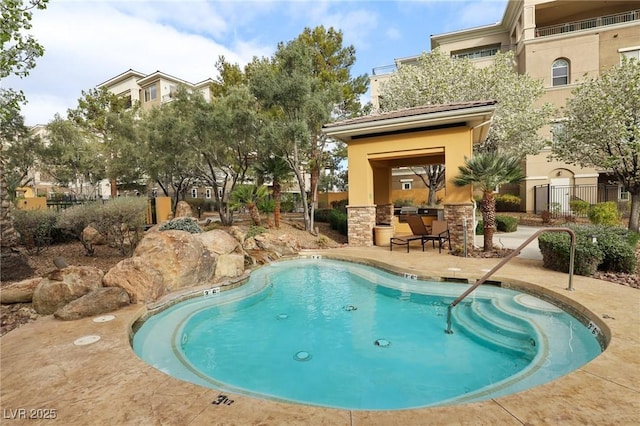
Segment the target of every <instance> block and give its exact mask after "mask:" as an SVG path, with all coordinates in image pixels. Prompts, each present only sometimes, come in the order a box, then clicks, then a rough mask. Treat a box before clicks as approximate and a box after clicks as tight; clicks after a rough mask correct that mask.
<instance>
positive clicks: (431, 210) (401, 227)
mask: <svg viewBox="0 0 640 426" xmlns="http://www.w3.org/2000/svg"><path fill="white" fill-rule="evenodd" d="M407 215H418V216H420V217H421V218H422V221H423V222H424V224H425V225H427V226H431V222H433V221H434V220H444V208H438V207H413V206H409V207H394V209H393V228H394V233H396V234H411V229H410V228H409V225H408V224H407V219H406V216H407Z"/></svg>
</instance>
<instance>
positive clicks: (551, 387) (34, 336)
mask: <svg viewBox="0 0 640 426" xmlns="http://www.w3.org/2000/svg"><path fill="white" fill-rule="evenodd" d="M309 254H312V253H311V252H309V253H304V254H303V255H309ZM317 254H322V255H325V256H331V257H337V258H344V259H364V260H365V261H367V262H369V263H372V264H378V265H381V266H385V267H386V268H387V269H391V270H393V271H396V272H408V273H412V274H416V275H418V276H420V277H451V278H471V279H474V278H479V277H480V276H482V275H483V274H484V272H485V271H486V270H488V269H490V268H491V267H493V266H494V265H495V264H496V263H497V262H498V261H499V260H498V259H470V258H466V259H465V258H461V257H456V256H452V255H448V254H444V253H443V254H438V251H437V250H432V249H427V251H425V252H424V253H423V252H422V251H420V249H419V248H412V250H411V252H410V253H406V251H403V250H398V251H393V252H389V249H388V248H387V247H372V248H366V249H364V248H343V249H334V250H327V251H321V252H317ZM380 259H384V262H383V261H381V260H380ZM493 279H494V280H499V281H503V282H508V283H514V284H516V285H524V286H527V288H530V289H531V290H532V291H533V292H535V293H537V294H540V293H544V294H547V295H552V296H554V297H555V298H557V299H559V300H562V301H563V303H565V304H567V305H569V306H572V307H573V308H574V309H578V310H580V311H581V312H584V313H585V314H586V315H587V316H588V317H589V318H590V319H592V320H593V321H594V322H596V323H597V324H598V325H599V326H600V328H601V330H602V332H603V333H605V334H606V335H608V336H609V339H610V344H609V346H608V348H607V349H606V351H605V352H604V353H603V354H601V355H600V356H598V357H597V358H596V359H594V360H593V361H591V362H590V363H588V364H587V365H584V366H583V367H582V368H580V369H578V370H576V371H574V372H572V373H570V374H568V375H566V376H564V377H562V378H560V379H558V380H555V381H553V382H551V383H548V384H545V385H542V386H538V387H535V388H533V389H530V390H527V391H524V392H520V393H517V394H513V395H509V396H504V397H500V398H495V399H491V400H488V401H484V402H479V403H473V404H467V405H458V406H447V407H438V408H425V409H415V410H399V411H351V410H337V409H326V408H318V407H311V406H305V405H296V404H287V403H281V402H275V401H270V400H263V399H253V398H250V397H247V396H243V395H235V394H229V393H224V395H226V397H227V398H228V400H233V403H232V404H231V405H227V404H219V405H216V404H213V402H215V401H216V400H217V399H218V397H219V396H220V395H221V392H219V391H217V390H213V389H207V388H203V387H200V386H197V385H193V384H190V383H186V382H183V381H180V380H178V379H174V378H172V377H169V376H167V375H165V374H163V373H162V372H160V371H158V370H156V369H154V368H152V367H151V366H149V365H147V364H145V363H144V362H143V361H141V360H140V359H138V358H137V356H136V355H135V354H134V353H133V351H132V349H131V346H130V344H129V336H130V333H131V326H132V324H133V323H134V322H135V321H136V319H137V318H139V317H140V316H141V315H142V314H143V313H145V311H146V308H145V306H143V305H133V306H130V307H127V308H125V309H122V310H119V311H117V312H114V313H113V314H114V315H115V319H114V320H112V321H109V322H102V323H99V322H94V321H93V320H92V319H91V318H87V319H82V320H78V321H71V322H62V321H57V320H55V319H53V317H45V318H43V319H39V320H38V321H36V322H34V323H31V324H28V325H26V326H23V327H21V328H19V329H17V330H14V331H12V332H10V333H8V334H7V335H5V336H4V337H2V338H1V339H0V345H1V346H0V350H1V362H2V363H1V365H0V368H1V382H0V404H1V408H2V424H7V425H14V424H15V425H18V424H29V425H37V424H53V423H57V424H64V425H154V424H157V425H165V424H166V425H172V424H173V425H185V424H192V425H201V424H207V425H212V424H216V425H217V424H221V425H234V424H235V425H246V424H262V425H288V424H299V425H302V424H304V425H308V424H314V425H316V424H318V425H389V424H398V425H400V424H402V425H409V424H410V425H427V424H429V425H449V424H467V425H477V424H480V425H482V424H486V425H496V424H500V425H523V424H527V425H542V424H551V425H560V424H561V425H586V424H594V425H596V424H597V425H632V424H638V423H640V291H638V290H636V289H633V288H629V287H625V286H622V285H618V284H613V283H608V282H605V281H599V280H595V279H592V278H587V277H581V276H576V277H574V283H573V284H574V288H575V291H572V292H570V291H567V290H566V287H567V283H568V275H566V274H562V273H557V272H552V271H548V270H545V269H542V261H540V260H538V259H529V258H524V257H517V258H514V259H512V261H510V262H509V263H508V264H507V265H506V266H505V267H504V268H503V269H501V270H500V271H498V272H497V273H496V275H495V276H494V277H493ZM525 282H526V283H527V284H525ZM89 335H97V336H100V340H99V341H97V342H95V343H93V344H88V345H83V346H77V345H75V344H74V341H76V339H79V338H82V337H84V336H89ZM30 417H34V418H33V419H31V418H30ZM44 417H49V418H51V417H55V419H46V418H44Z"/></svg>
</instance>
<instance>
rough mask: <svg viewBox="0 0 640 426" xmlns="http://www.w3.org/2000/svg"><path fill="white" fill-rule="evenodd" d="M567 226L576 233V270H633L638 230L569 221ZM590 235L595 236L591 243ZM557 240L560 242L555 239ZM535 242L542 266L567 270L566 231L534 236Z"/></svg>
mask: <svg viewBox="0 0 640 426" xmlns="http://www.w3.org/2000/svg"><path fill="white" fill-rule="evenodd" d="M568 228H569V229H572V230H573V231H574V232H575V233H576V257H575V268H574V272H575V273H576V274H579V275H592V274H593V273H594V272H595V271H596V270H601V271H605V272H624V273H633V272H634V271H635V268H636V265H637V259H636V256H635V247H636V245H637V243H638V238H640V236H639V235H638V234H635V233H633V232H630V231H629V230H627V229H625V228H622V227H619V226H602V225H597V226H594V225H571V226H569V227H568ZM594 237H595V238H596V240H597V242H596V243H595V244H594V242H593V238H594ZM560 240H562V243H561V244H560V243H558V241H560ZM538 243H539V246H540V250H541V251H542V257H543V264H544V266H545V267H548V268H549V269H553V270H556V271H561V272H567V271H568V269H569V268H568V265H569V236H568V235H565V234H564V233H553V234H552V233H545V234H542V235H540V236H539V237H538ZM563 263H564V266H563Z"/></svg>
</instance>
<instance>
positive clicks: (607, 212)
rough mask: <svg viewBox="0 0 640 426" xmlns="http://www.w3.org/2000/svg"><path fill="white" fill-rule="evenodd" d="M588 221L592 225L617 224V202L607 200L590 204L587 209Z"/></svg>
mask: <svg viewBox="0 0 640 426" xmlns="http://www.w3.org/2000/svg"><path fill="white" fill-rule="evenodd" d="M589 221H590V222H591V223H593V224H594V225H609V226H615V225H619V224H620V213H618V204H616V203H615V202H613V201H607V202H605V203H598V204H596V205H594V206H592V207H591V209H589Z"/></svg>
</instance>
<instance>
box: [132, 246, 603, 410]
mask: <svg viewBox="0 0 640 426" xmlns="http://www.w3.org/2000/svg"><path fill="white" fill-rule="evenodd" d="M467 287H468V285H467V284H452V283H443V282H427V281H421V280H415V279H412V277H401V276H398V275H394V274H391V273H388V272H385V271H382V270H379V269H376V268H373V267H371V266H366V265H361V264H354V263H348V262H341V261H334V260H327V259H299V260H292V261H283V262H278V263H274V264H271V265H269V266H266V267H263V268H261V269H259V270H257V271H255V272H254V273H253V274H252V276H251V278H250V280H249V281H248V283H247V284H245V285H243V286H241V287H239V288H237V289H234V290H230V291H225V292H222V293H215V294H211V295H209V296H202V297H199V298H195V299H191V300H188V301H185V302H182V303H179V304H177V305H175V306H173V307H171V308H169V309H166V310H164V311H162V312H160V313H159V314H157V315H154V316H152V317H150V318H149V319H148V320H146V321H145V322H144V324H142V326H141V327H140V329H139V330H138V331H137V332H136V333H135V335H134V337H133V348H134V351H135V352H136V353H137V354H138V356H140V357H141V358H142V359H144V360H145V361H146V362H148V363H149V364H151V365H153V366H154V367H156V368H158V369H160V370H162V371H164V372H165V373H167V374H170V375H172V376H175V377H178V378H180V379H183V380H187V381H190V382H194V383H197V384H201V385H203V386H208V387H211V388H215V389H221V390H224V391H230V392H237V393H243V394H248V395H252V396H256V397H261V398H268V399H276V400H284V401H289V402H297V403H305V404H312V405H319V406H328V407H335V408H348V409H368V410H372V409H373V410H375V409H380V410H391V409H404V408H416V407H426V406H433V405H444V404H456V403H463V402H471V401H478V400H483V399H487V398H492V397H496V396H500V395H505V394H509V393H513V392H517V391H519V390H522V389H526V388H529V387H532V386H536V385H538V384H541V383H545V382H548V381H550V380H553V379H555V378H557V377H560V376H562V375H564V374H566V373H568V372H569V371H572V370H573V369H575V368H578V367H579V366H581V365H583V364H585V363H586V362H588V361H590V360H591V359H593V358H595V357H596V356H597V355H598V354H599V353H601V347H600V344H599V343H598V341H597V339H596V338H595V337H594V334H593V332H592V331H591V330H590V329H589V327H588V326H585V325H583V324H581V323H580V321H578V320H577V319H575V318H573V317H571V316H570V315H568V314H566V313H565V312H563V311H562V310H560V309H558V308H557V307H556V306H554V305H552V304H550V303H548V302H545V301H542V300H540V299H537V298H535V297H533V296H530V295H528V294H524V293H518V292H514V291H512V290H508V289H504V288H499V287H494V286H482V287H480V288H478V289H477V290H476V291H475V292H474V293H473V294H472V296H470V297H469V299H466V300H465V302H463V303H462V304H460V305H458V306H457V307H456V308H455V309H454V317H453V324H454V331H455V333H454V334H453V335H448V334H446V333H444V328H445V326H446V310H447V306H448V304H449V303H450V302H451V301H453V300H454V299H455V298H456V297H457V296H458V295H459V294H461V293H462V292H463V291H464V290H465V289H466V288H467Z"/></svg>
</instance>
